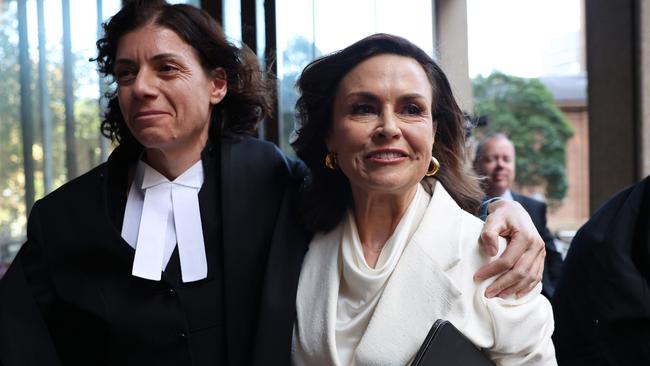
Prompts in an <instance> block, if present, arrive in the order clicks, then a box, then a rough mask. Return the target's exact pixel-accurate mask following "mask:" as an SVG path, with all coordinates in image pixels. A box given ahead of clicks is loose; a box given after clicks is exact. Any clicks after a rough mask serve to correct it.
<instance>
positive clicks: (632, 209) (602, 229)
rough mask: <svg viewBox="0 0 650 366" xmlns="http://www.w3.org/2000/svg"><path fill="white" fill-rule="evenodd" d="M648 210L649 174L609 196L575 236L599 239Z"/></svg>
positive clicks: (633, 220) (633, 222)
mask: <svg viewBox="0 0 650 366" xmlns="http://www.w3.org/2000/svg"><path fill="white" fill-rule="evenodd" d="M649 210H650V176H649V177H646V178H645V179H643V180H642V181H640V182H639V183H637V184H635V185H632V186H630V187H627V188H625V189H623V190H622V191H620V192H618V193H617V194H615V195H614V196H612V197H610V198H609V199H608V200H607V201H606V202H605V203H604V204H603V205H602V206H601V207H600V208H598V209H597V210H596V212H594V214H593V215H592V217H591V218H590V219H589V221H587V223H585V225H583V227H582V228H580V230H579V231H578V233H577V234H576V238H581V237H583V236H588V237H590V238H591V239H594V240H600V239H602V236H603V235H605V234H606V233H609V232H612V231H620V230H621V229H622V228H621V225H623V226H628V227H631V226H633V225H634V224H636V219H637V218H638V217H637V216H639V215H645V216H650V212H649ZM614 226H617V227H614Z"/></svg>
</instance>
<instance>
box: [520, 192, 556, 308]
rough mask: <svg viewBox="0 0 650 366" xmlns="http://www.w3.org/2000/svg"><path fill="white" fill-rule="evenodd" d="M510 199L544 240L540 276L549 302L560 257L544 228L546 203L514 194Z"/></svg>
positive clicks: (553, 290)
mask: <svg viewBox="0 0 650 366" xmlns="http://www.w3.org/2000/svg"><path fill="white" fill-rule="evenodd" d="M512 198H513V199H514V200H515V201H517V202H519V203H521V205H522V206H523V207H524V209H525V210H526V212H528V214H529V215H530V218H531V219H532V220H533V224H534V225H535V228H536V229H537V232H538V233H539V235H540V236H541V237H542V240H544V244H545V247H546V257H545V258H544V274H543V276H542V295H544V296H546V297H547V298H548V299H549V300H550V299H551V297H553V293H555V286H557V281H558V280H559V278H560V271H561V270H562V255H561V254H560V252H558V250H557V248H556V247H555V239H554V237H553V234H551V231H550V230H549V229H548V227H547V226H546V203H544V202H542V201H538V200H536V199H533V198H530V197H526V196H524V195H522V194H518V193H515V192H512Z"/></svg>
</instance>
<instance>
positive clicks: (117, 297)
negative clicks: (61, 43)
mask: <svg viewBox="0 0 650 366" xmlns="http://www.w3.org/2000/svg"><path fill="white" fill-rule="evenodd" d="M104 30H105V35H104V38H102V39H100V40H99V41H98V42H97V48H98V56H97V59H96V61H97V63H98V65H99V70H100V71H101V72H103V73H104V74H106V75H107V76H109V77H112V79H113V80H114V81H115V82H116V84H117V88H116V89H115V91H114V92H113V93H111V94H109V95H108V96H107V97H108V99H109V102H108V110H107V112H106V114H105V117H104V119H103V121H102V131H103V133H104V134H105V135H106V136H107V137H110V138H111V139H112V140H113V141H114V142H115V143H117V144H118V146H117V147H116V149H115V150H114V151H113V153H112V154H111V156H110V158H109V159H108V161H107V162H106V163H105V164H102V165H100V166H99V167H97V168H95V169H93V170H91V171H90V172H88V173H86V174H85V175H83V176H81V177H79V178H77V179H75V180H73V181H71V182H69V183H68V184H66V185H64V186H63V187H61V188H60V189H58V190H57V191H55V192H54V193H52V194H50V195H48V196H47V197H45V198H44V199H42V200H40V201H39V202H38V203H37V204H36V205H35V206H34V208H33V209H32V214H31V217H30V220H29V229H28V240H27V242H26V243H25V245H24V246H23V247H22V249H21V251H20V253H19V254H18V256H17V258H16V259H15V261H14V263H13V265H12V266H11V269H10V270H9V271H8V273H7V274H6V277H5V278H4V279H3V280H2V283H1V284H0V298H1V299H2V301H0V364H2V365H5V366H9V365H54V364H59V363H61V364H64V365H221V364H229V365H244V364H252V363H265V362H267V361H268V360H271V363H280V364H282V363H285V364H286V363H288V362H289V354H290V353H289V345H290V339H291V326H292V323H293V319H294V312H293V311H292V309H294V301H295V288H296V284H297V280H298V273H299V271H300V263H301V260H302V257H303V255H304V252H305V248H306V243H307V239H308V238H307V235H306V234H305V232H304V231H303V230H302V229H301V228H300V226H299V225H298V224H297V223H296V221H295V220H294V216H295V215H293V213H292V207H294V206H295V204H293V199H294V198H293V197H294V195H295V193H296V192H297V191H298V185H299V184H300V183H301V182H302V178H303V176H304V171H303V170H304V169H301V166H300V165H297V164H296V163H294V162H291V161H290V160H288V159H287V158H286V157H285V156H284V155H283V154H282V153H281V152H280V151H279V150H278V149H277V148H276V147H275V146H274V145H273V144H271V143H268V142H264V141H260V140H258V139H256V138H254V137H252V136H251V135H252V134H253V133H254V132H255V130H256V128H257V125H258V123H259V122H260V121H261V120H262V119H263V118H264V117H266V116H268V115H269V111H270V103H269V96H270V95H271V93H270V90H272V88H273V87H274V85H272V84H271V85H269V84H268V83H267V82H265V81H264V80H263V79H262V77H261V73H260V69H259V66H258V64H257V62H256V58H255V55H254V54H253V53H252V52H250V51H247V50H246V49H241V48H238V47H236V46H234V45H233V44H231V43H230V42H228V41H227V40H226V38H225V36H224V34H223V32H222V30H221V27H220V26H219V25H218V24H217V23H216V22H215V21H214V20H213V19H212V18H211V17H210V16H209V15H207V14H206V13H205V12H203V11H201V10H199V9H197V8H194V7H192V6H189V5H169V4H167V3H165V2H164V1H131V2H129V3H128V4H127V5H126V6H125V7H124V8H123V9H122V10H120V11H119V12H118V13H117V14H116V15H115V16H113V17H112V18H111V19H110V21H108V23H107V24H106V25H105V26H104ZM260 187H262V188H260ZM279 269H282V270H279ZM269 273H270V274H272V275H267V274H269Z"/></svg>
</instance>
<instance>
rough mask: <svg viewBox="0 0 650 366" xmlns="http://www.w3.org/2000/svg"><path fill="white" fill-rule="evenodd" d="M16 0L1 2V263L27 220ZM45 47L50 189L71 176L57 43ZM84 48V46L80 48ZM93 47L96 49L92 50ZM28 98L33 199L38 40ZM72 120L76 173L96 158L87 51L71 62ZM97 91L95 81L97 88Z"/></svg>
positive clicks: (38, 165)
mask: <svg viewBox="0 0 650 366" xmlns="http://www.w3.org/2000/svg"><path fill="white" fill-rule="evenodd" d="M16 4H17V2H15V1H10V2H4V3H3V2H1V1H0V7H1V8H0V80H2V87H1V88H0V262H1V261H2V260H6V258H3V255H5V256H6V253H4V252H3V250H4V248H3V244H7V243H19V242H21V241H22V240H24V233H25V224H26V221H27V220H26V216H25V214H26V208H25V175H24V168H23V154H22V143H23V141H22V130H21V127H22V126H21V116H20V102H21V101H20V81H19V76H20V67H21V65H20V64H19V61H18V19H17V18H18V15H17V5H16ZM48 46H49V47H48V48H47V59H48V65H47V72H48V80H47V84H48V88H49V94H50V104H49V108H50V113H51V118H52V151H51V153H52V165H53V184H54V188H56V187H59V186H60V185H61V184H63V183H65V182H66V181H68V180H69V179H71V178H74V177H67V176H66V168H65V151H66V146H65V137H64V129H65V127H64V119H65V108H64V103H63V98H64V95H63V66H62V62H61V59H62V52H63V51H62V49H61V45H60V44H49V43H48ZM84 52H85V51H84ZM92 52H94V51H92ZM30 59H31V64H30V65H27V67H31V79H32V85H31V88H30V90H31V99H32V113H33V121H32V124H33V128H34V145H33V146H32V155H33V158H34V169H35V171H34V180H35V182H34V183H35V191H36V199H38V198H40V197H42V196H43V195H44V194H45V193H46V192H44V182H43V160H44V159H43V157H44V154H45V151H44V150H43V134H42V132H43V128H42V119H41V116H40V104H39V94H38V93H39V89H38V76H39V75H38V51H37V45H36V44H30ZM74 78H75V79H74V80H73V83H74V87H75V107H74V109H75V121H76V144H77V152H78V156H77V159H76V160H77V162H78V166H79V171H80V172H85V171H87V170H88V169H90V168H91V167H92V166H95V165H97V164H98V163H99V160H100V154H99V151H98V150H99V149H98V147H99V105H98V101H97V96H96V95H98V94H99V91H97V92H96V93H91V92H90V91H92V89H91V88H92V87H90V88H89V87H88V85H97V83H98V81H97V80H98V77H97V73H96V72H95V66H94V65H93V64H92V63H90V62H88V56H87V55H85V54H84V55H81V54H77V55H75V61H74ZM96 88H97V90H98V88H99V86H97V87H96Z"/></svg>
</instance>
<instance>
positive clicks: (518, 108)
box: [472, 72, 573, 204]
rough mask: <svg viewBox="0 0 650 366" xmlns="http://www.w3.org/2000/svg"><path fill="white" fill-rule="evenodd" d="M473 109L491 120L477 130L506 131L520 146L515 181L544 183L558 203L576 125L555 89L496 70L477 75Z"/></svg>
mask: <svg viewBox="0 0 650 366" xmlns="http://www.w3.org/2000/svg"><path fill="white" fill-rule="evenodd" d="M472 83H473V89H474V111H475V114H476V115H477V116H486V117H487V120H488V122H487V125H486V126H485V127H481V128H479V129H477V131H476V133H477V134H478V136H479V137H480V135H485V134H487V133H491V132H502V133H505V134H506V135H508V136H509V137H510V139H511V140H512V142H513V143H514V145H515V149H516V151H517V157H516V169H517V172H516V182H517V184H518V185H520V186H529V187H537V186H545V187H546V197H547V199H549V201H550V203H551V204H557V203H559V201H561V200H562V199H563V198H564V196H565V195H566V191H567V180H566V173H565V170H566V142H567V140H568V139H569V138H570V137H571V136H572V135H573V129H572V127H571V125H570V124H569V122H568V121H567V119H566V118H565V117H564V115H563V114H562V112H561V111H560V110H559V108H558V107H557V106H556V105H555V101H554V98H553V94H552V93H551V91H550V90H549V89H548V88H547V87H546V86H545V85H544V84H543V83H542V82H541V81H539V80H538V79H523V78H519V77H515V76H510V75H505V74H503V73H500V72H493V73H492V74H491V75H490V76H488V77H482V76H479V77H477V78H476V79H474V80H473V82H472Z"/></svg>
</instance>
